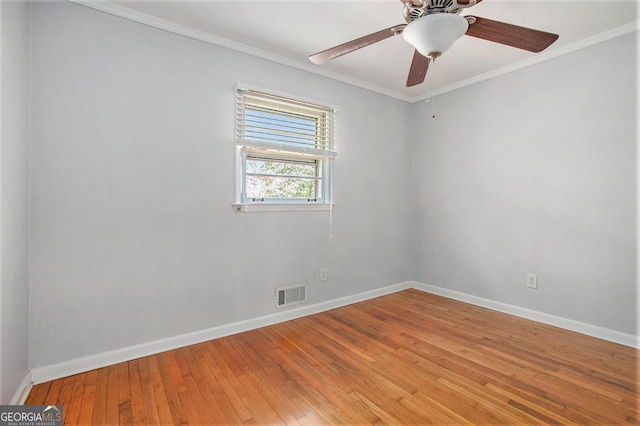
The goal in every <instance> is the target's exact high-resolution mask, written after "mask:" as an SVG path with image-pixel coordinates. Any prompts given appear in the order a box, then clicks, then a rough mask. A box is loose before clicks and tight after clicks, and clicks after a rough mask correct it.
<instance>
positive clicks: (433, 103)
mask: <svg viewBox="0 0 640 426" xmlns="http://www.w3.org/2000/svg"><path fill="white" fill-rule="evenodd" d="M429 68H431V118H436V59H435V58H433V59H432V60H431V66H430V67H429Z"/></svg>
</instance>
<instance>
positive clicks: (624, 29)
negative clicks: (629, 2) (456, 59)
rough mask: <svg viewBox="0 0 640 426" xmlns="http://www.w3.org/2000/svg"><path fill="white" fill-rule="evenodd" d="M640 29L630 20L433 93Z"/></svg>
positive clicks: (416, 99) (451, 89)
mask: <svg viewBox="0 0 640 426" xmlns="http://www.w3.org/2000/svg"><path fill="white" fill-rule="evenodd" d="M637 31H640V20H637V21H635V22H630V23H629V24H626V25H623V26H621V27H617V28H613V29H611V30H609V31H605V32H603V33H600V34H596V35H595V36H592V37H588V38H585V39H582V40H578V41H576V42H574V43H571V44H567V45H565V46H561V47H558V48H556V49H552V50H548V51H545V52H542V53H538V54H536V55H535V56H532V57H531V58H528V59H525V60H523V61H520V62H516V63H515V64H511V65H507V66H505V67H502V68H499V69H497V70H494V71H491V72H488V73H485V74H481V75H478V76H475V77H472V78H469V79H467V80H463V81H460V82H458V83H455V84H451V85H449V86H445V87H442V88H440V89H437V90H436V91H435V93H434V96H438V95H442V94H444V93H447V92H452V91H454V90H458V89H461V88H463V87H467V86H471V85H473V84H477V83H480V82H482V81H486V80H490V79H492V78H496V77H500V76H502V75H505V74H509V73H512V72H515V71H518V70H521V69H523V68H527V67H530V66H533V65H536V64H539V63H542V62H546V61H549V60H551V59H555V58H558V57H560V56H565V55H568V54H570V53H573V52H577V51H579V50H582V49H586V48H589V47H592V46H595V45H597V44H600V43H604V42H607V41H609V40H613V39H616V38H618V37H622V36H625V35H627V34H631V33H634V32H637ZM428 97H429V96H427V95H422V96H419V97H415V98H411V99H410V100H409V102H411V103H415V102H419V101H425V100H427V99H428Z"/></svg>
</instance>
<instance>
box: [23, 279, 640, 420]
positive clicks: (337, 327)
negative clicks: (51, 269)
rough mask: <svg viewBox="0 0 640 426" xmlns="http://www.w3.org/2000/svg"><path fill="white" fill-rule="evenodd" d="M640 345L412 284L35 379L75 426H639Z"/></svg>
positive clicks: (37, 398) (47, 400)
mask: <svg viewBox="0 0 640 426" xmlns="http://www.w3.org/2000/svg"><path fill="white" fill-rule="evenodd" d="M638 354H639V351H637V350H635V349H632V348H628V347H625V346H621V345H617V344H614V343H610V342H606V341H603V340H599V339H595V338H591V337H588V336H584V335H581V334H578V333H573V332H570V331H566V330H562V329H559V328H555V327H552V326H548V325H545V324H540V323H536V322H533V321H528V320H524V319H522V318H517V317H513V316H509V315H506V314H502V313H499V312H496V311H491V310H487V309H483V308H480V307H477V306H473V305H469V304H465V303H461V302H457V301H454V300H451V299H446V298H443V297H439V296H435V295H432V294H428V293H424V292H420V291H418V290H405V291H401V292H398V293H394V294H390V295H387V296H384V297H379V298H376V299H372V300H368V301H366V302H362V303H357V304H353V305H349V306H345V307H342V308H339V309H334V310H331V311H327V312H322V313H319V314H316V315H312V316H308V317H304V318H299V319H297V320H293V321H288V322H284V323H281V324H276V325H273V326H269V327H264V328H261V329H258V330H253V331H250V332H246V333H242V334H238V335H234V336H229V337H225V338H221V339H216V340H212V341H209V342H204V343H200V344H197V345H193V346H189V347H186V348H180V349H176V350H173V351H168V352H165V353H161V354H156V355H152V356H148V357H144V358H140V359H138V360H133V361H129V362H125V363H122V364H118V365H114V366H110V367H106V368H101V369H98V370H94V371H90V372H87V373H83V374H79V375H76V376H73V377H67V378H64V379H59V380H54V381H52V382H48V383H43V384H39V385H36V386H34V387H33V389H32V390H31V393H30V394H29V396H28V398H27V403H29V404H38V405H40V404H47V405H54V404H63V405H64V409H63V411H64V420H65V424H81V425H84V424H94V425H102V424H122V425H126V424H133V425H142V424H151V425H171V424H173V425H208V424H211V425H215V424H225V425H227V424H287V425H289V424H290V425H297V424H303V425H305V424H306V425H319V424H374V423H375V424H573V425H584V424H639V423H638V419H640V413H639V409H638V406H639V405H640V399H639V396H638V371H637V370H638V361H639V357H638Z"/></svg>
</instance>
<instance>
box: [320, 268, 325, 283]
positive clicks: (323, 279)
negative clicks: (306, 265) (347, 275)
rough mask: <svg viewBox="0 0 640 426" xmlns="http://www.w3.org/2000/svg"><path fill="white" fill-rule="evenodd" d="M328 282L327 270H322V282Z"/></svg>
mask: <svg viewBox="0 0 640 426" xmlns="http://www.w3.org/2000/svg"><path fill="white" fill-rule="evenodd" d="M326 280H327V268H320V281H326Z"/></svg>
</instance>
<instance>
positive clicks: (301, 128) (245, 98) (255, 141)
mask: <svg viewBox="0 0 640 426" xmlns="http://www.w3.org/2000/svg"><path fill="white" fill-rule="evenodd" d="M334 127H335V123H334V110H333V109H332V108H329V107H325V106H322V105H317V104H313V103H309V102H304V101H299V100H293V99H289V98H284V97H281V96H278V95H272V94H268V93H263V92H259V91H255V90H246V89H238V91H237V97H236V143H237V144H239V145H242V146H245V147H248V148H259V149H267V150H274V151H285V152H290V153H298V154H303V155H310V156H313V157H335V156H336V152H335V146H334Z"/></svg>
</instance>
